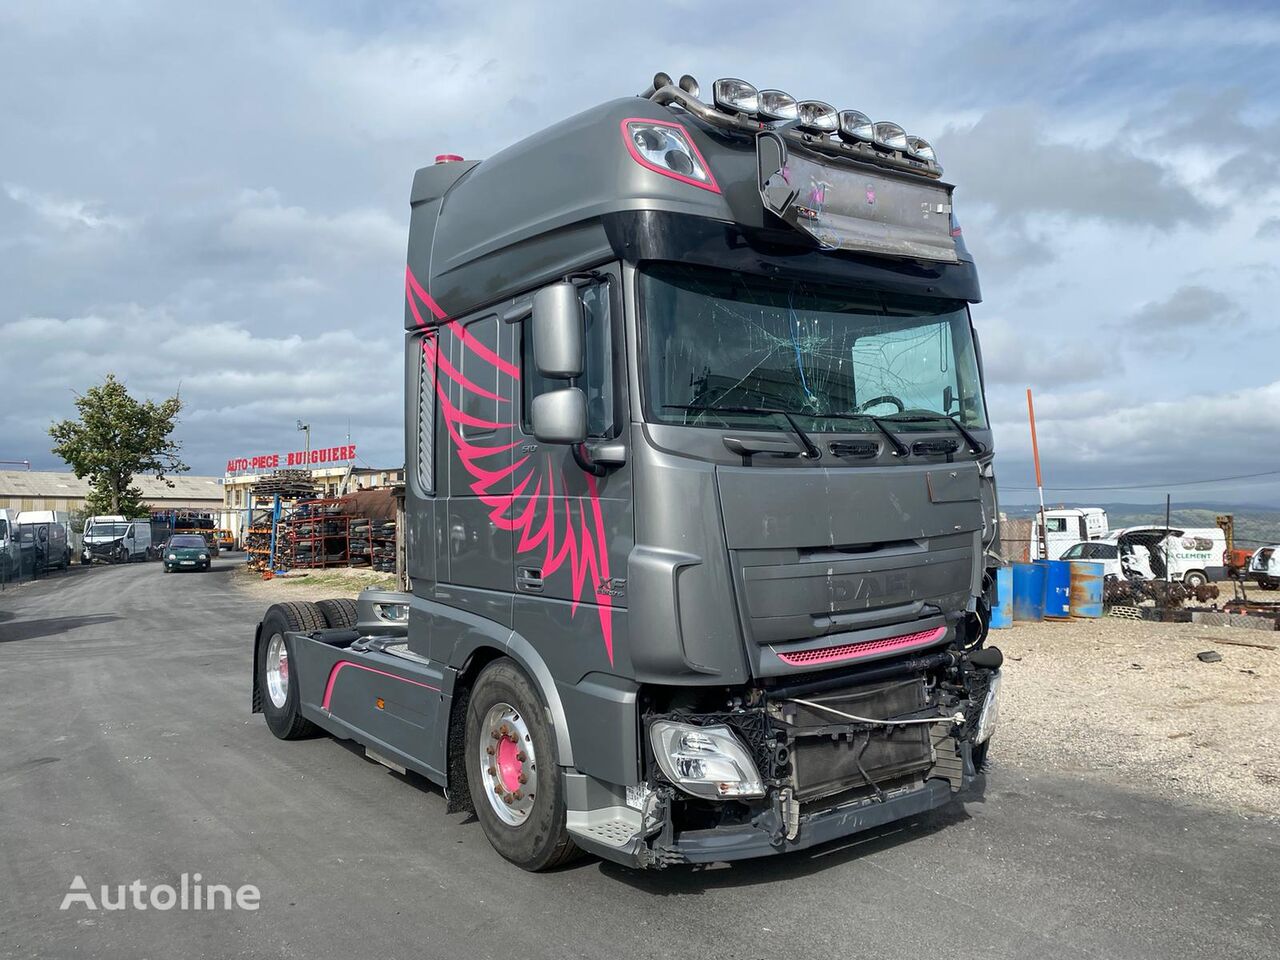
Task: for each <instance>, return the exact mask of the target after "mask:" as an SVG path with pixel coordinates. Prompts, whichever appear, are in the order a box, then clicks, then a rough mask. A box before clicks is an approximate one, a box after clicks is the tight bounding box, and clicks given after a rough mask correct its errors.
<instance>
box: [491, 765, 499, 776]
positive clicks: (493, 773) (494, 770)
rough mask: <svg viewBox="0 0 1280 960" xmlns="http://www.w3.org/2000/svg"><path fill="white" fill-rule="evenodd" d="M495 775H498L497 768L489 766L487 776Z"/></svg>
mask: <svg viewBox="0 0 1280 960" xmlns="http://www.w3.org/2000/svg"><path fill="white" fill-rule="evenodd" d="M497 775H498V770H497V768H496V767H490V768H489V776H491V777H496V776H497Z"/></svg>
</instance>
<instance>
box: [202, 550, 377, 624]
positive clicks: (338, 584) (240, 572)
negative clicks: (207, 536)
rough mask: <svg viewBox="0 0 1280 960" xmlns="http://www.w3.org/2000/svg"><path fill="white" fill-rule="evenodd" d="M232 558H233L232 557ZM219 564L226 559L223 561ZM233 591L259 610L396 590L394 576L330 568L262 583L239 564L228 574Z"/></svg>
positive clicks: (346, 568)
mask: <svg viewBox="0 0 1280 960" xmlns="http://www.w3.org/2000/svg"><path fill="white" fill-rule="evenodd" d="M232 557H233V558H234V557H235V555H234V554H233V555H232ZM222 562H223V563H226V562H227V558H225V557H224V558H223V560H222ZM232 582H233V583H234V584H235V586H236V587H237V588H239V589H240V590H242V591H245V592H246V593H248V594H249V595H250V596H252V597H255V598H258V599H260V600H261V601H262V605H263V606H262V609H263V610H265V609H266V608H267V606H268V605H269V604H272V603H279V602H281V601H284V600H325V599H328V598H329V597H355V595H356V594H357V593H359V592H360V591H361V590H363V589H364V588H365V587H377V588H378V589H379V590H394V589H396V585H395V584H396V578H395V574H391V573H376V572H374V571H372V570H369V569H367V568H366V569H361V568H360V567H334V568H332V569H328V570H319V571H316V572H315V573H310V574H305V575H302V576H284V577H274V578H272V579H271V580H263V579H262V574H261V573H256V572H254V571H253V570H250V569H249V568H248V567H246V566H245V565H244V564H243V563H241V564H238V565H237V566H236V569H235V570H234V571H233V573H232Z"/></svg>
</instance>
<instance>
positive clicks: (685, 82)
mask: <svg viewBox="0 0 1280 960" xmlns="http://www.w3.org/2000/svg"><path fill="white" fill-rule="evenodd" d="M680 89H681V90H683V91H684V92H685V93H687V94H688V95H689V96H691V97H696V96H697V95H698V81H697V80H695V79H693V77H691V76H690V75H689V74H687V73H686V74H685V75H684V76H683V77H681V78H680Z"/></svg>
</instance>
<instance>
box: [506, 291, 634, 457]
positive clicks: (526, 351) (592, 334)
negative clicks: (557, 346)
mask: <svg viewBox="0 0 1280 960" xmlns="http://www.w3.org/2000/svg"><path fill="white" fill-rule="evenodd" d="M579 294H580V296H581V297H582V305H583V311H582V312H583V321H584V323H585V326H586V331H585V333H586V336H585V339H584V344H585V348H586V358H585V360H586V362H585V364H584V366H583V374H582V376H580V377H576V378H574V379H573V380H552V379H549V378H547V377H544V376H542V375H541V374H540V373H538V367H537V365H536V364H535V363H534V361H533V325H532V324H531V323H530V322H529V321H528V320H527V319H526V320H525V322H524V324H523V326H522V328H521V331H520V382H521V384H522V391H523V394H524V395H523V398H522V401H523V402H522V410H521V425H522V426H523V427H524V432H525V433H529V434H531V433H532V432H533V429H532V426H531V424H530V419H529V418H530V412H531V410H532V409H533V398H534V397H536V396H538V394H540V393H546V392H548V391H551V390H562V389H564V388H565V387H577V388H578V389H579V390H581V391H582V392H583V393H585V394H586V396H587V436H590V437H612V436H614V435H615V433H616V430H615V427H616V424H615V416H614V407H615V403H614V385H613V327H612V322H611V316H610V308H609V284H608V283H607V282H602V283H592V284H590V285H588V286H586V287H583V288H582V289H581V290H579Z"/></svg>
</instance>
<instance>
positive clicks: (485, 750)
mask: <svg viewBox="0 0 1280 960" xmlns="http://www.w3.org/2000/svg"><path fill="white" fill-rule="evenodd" d="M484 752H485V753H487V754H488V755H489V756H491V757H492V756H493V752H494V751H493V747H492V746H488V747H485V748H484Z"/></svg>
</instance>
